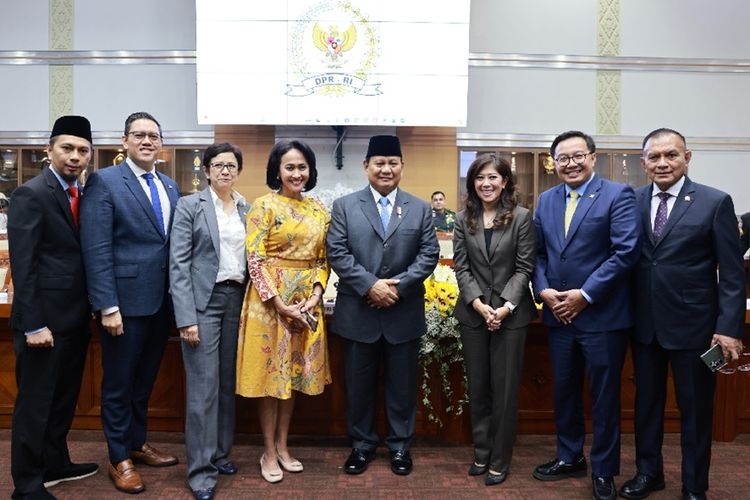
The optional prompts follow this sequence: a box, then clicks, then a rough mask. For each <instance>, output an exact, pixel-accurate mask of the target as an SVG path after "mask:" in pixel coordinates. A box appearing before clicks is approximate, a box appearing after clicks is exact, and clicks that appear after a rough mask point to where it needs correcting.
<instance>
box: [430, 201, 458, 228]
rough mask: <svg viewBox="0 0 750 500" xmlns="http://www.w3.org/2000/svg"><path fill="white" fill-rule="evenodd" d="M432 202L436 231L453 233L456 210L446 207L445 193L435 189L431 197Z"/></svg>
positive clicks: (433, 221)
mask: <svg viewBox="0 0 750 500" xmlns="http://www.w3.org/2000/svg"><path fill="white" fill-rule="evenodd" d="M430 199H431V202H432V224H433V225H434V226H435V231H441V232H444V233H452V232H453V225H454V224H455V222H456V212H454V211H453V210H450V209H448V208H445V193H443V192H442V191H435V192H434V193H432V196H431V197H430Z"/></svg>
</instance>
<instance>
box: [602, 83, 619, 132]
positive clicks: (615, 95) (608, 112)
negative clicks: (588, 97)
mask: <svg viewBox="0 0 750 500" xmlns="http://www.w3.org/2000/svg"><path fill="white" fill-rule="evenodd" d="M620 82H621V74H620V72H619V71H597V72H596V133H597V134H610V135H618V134H619V133H620V103H621V102H622V101H621V95H620V90H621V87H620Z"/></svg>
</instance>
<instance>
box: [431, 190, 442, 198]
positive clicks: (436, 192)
mask: <svg viewBox="0 0 750 500" xmlns="http://www.w3.org/2000/svg"><path fill="white" fill-rule="evenodd" d="M436 194H442V195H443V198H445V193H444V192H442V191H435V192H434V193H432V194H431V195H430V200H432V199H433V198H434V197H435V195H436Z"/></svg>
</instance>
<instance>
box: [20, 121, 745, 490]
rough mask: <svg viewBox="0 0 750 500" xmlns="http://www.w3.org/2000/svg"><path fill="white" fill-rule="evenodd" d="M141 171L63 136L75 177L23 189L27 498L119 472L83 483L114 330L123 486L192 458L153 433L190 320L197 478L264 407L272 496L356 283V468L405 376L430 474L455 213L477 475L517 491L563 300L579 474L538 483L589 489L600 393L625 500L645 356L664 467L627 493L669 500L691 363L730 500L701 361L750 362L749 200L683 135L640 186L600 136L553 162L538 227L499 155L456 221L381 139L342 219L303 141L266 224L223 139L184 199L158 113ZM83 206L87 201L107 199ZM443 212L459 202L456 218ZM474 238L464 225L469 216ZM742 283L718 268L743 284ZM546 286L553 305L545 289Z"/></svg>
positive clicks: (655, 451)
mask: <svg viewBox="0 0 750 500" xmlns="http://www.w3.org/2000/svg"><path fill="white" fill-rule="evenodd" d="M122 143H123V147H124V149H125V151H126V155H127V157H126V159H125V161H124V162H122V163H121V164H119V165H115V166H112V167H107V168H103V169H99V170H97V171H96V172H94V173H93V174H91V175H90V176H89V178H88V181H87V183H86V186H85V189H83V190H81V189H80V187H81V186H79V185H78V181H77V179H78V176H79V175H80V173H81V172H82V171H83V170H85V168H86V166H87V165H88V162H89V160H90V158H91V154H92V150H93V146H92V138H91V127H90V124H89V122H88V120H86V119H85V118H83V117H78V116H65V117H62V118H60V119H58V120H57V122H56V123H55V125H54V127H53V130H52V133H51V136H50V142H49V145H48V148H47V151H48V155H49V158H50V162H51V163H50V166H49V168H46V169H44V170H43V171H42V172H41V174H40V175H39V176H37V177H36V178H34V179H32V180H30V181H29V182H27V183H25V184H24V185H23V186H21V187H19V188H18V189H16V191H15V192H14V193H13V197H12V201H11V208H10V212H9V220H8V231H9V244H10V257H11V272H12V276H13V281H14V284H15V298H14V302H13V309H12V316H11V324H12V327H13V329H14V345H15V351H16V366H17V380H18V397H17V400H16V405H15V409H14V416H13V438H12V474H13V479H14V483H15V490H14V493H13V497H14V498H54V497H53V496H52V495H51V494H50V493H49V492H48V491H47V490H46V488H47V487H49V486H52V485H54V484H57V483H58V482H60V481H68V480H74V479H80V478H83V477H86V476H89V475H92V474H94V473H96V472H97V470H98V466H97V464H75V463H72V462H71V460H70V457H69V454H68V448H67V443H66V436H67V433H68V430H69V429H70V425H71V422H72V418H73V413H74V409H75V402H76V400H77V397H78V392H79V389H80V383H81V377H82V374H83V366H84V362H85V355H86V350H87V345H88V342H89V338H90V332H89V322H90V318H91V312H93V313H94V314H95V315H96V319H97V325H98V327H99V331H100V337H101V346H102V366H103V380H102V401H101V408H102V409H101V415H102V424H103V430H104V434H105V437H106V440H107V445H108V454H109V457H108V464H107V468H108V472H109V476H110V478H111V480H112V481H113V483H114V485H115V487H116V488H117V489H119V490H121V491H125V492H128V493H138V492H141V491H143V490H144V489H145V484H144V482H143V480H142V478H141V476H140V474H139V472H138V471H137V469H136V467H135V465H134V463H143V464H146V465H149V466H169V465H174V464H176V463H177V462H178V459H177V457H174V456H171V455H169V454H168V453H165V452H163V451H160V450H158V449H156V448H154V447H153V446H151V445H150V444H149V443H148V442H147V439H146V437H147V436H146V420H147V419H146V414H147V404H148V400H149V397H150V395H151V391H152V388H153V384H154V381H155V378H156V374H157V372H158V369H159V365H160V362H161V358H162V355H163V352H164V348H165V344H166V340H167V335H168V331H169V327H170V323H171V321H172V317H174V320H175V323H176V326H177V329H178V331H179V333H180V337H181V339H182V354H183V361H184V367H185V372H186V382H187V401H186V449H187V462H188V463H187V476H188V477H187V480H188V484H189V487H190V489H191V491H192V493H193V495H194V497H195V498H197V499H211V498H213V497H214V495H215V492H216V485H217V478H218V476H219V475H220V474H229V475H231V474H235V473H236V472H237V470H238V468H237V465H236V464H235V463H234V462H233V461H232V460H231V458H230V452H231V448H232V444H233V436H234V413H235V395H236V394H239V395H242V396H245V397H252V398H257V399H258V411H259V417H260V424H261V428H262V432H263V453H262V455H261V457H260V460H259V465H260V471H261V475H262V477H263V478H264V479H265V480H266V481H268V482H270V483H276V482H279V481H281V480H282V479H283V477H284V473H285V472H288V473H297V472H301V471H302V470H303V468H304V466H303V464H302V462H301V461H300V460H298V459H297V458H295V457H294V456H293V455H292V454H291V452H290V450H289V447H288V435H289V428H290V422H291V418H292V413H293V409H294V401H295V394H296V393H297V392H301V393H304V394H308V395H316V394H320V393H322V392H323V390H324V388H325V385H327V384H330V383H331V373H330V368H329V360H328V349H327V338H326V323H325V321H324V318H323V303H322V295H323V292H324V290H325V288H326V286H327V282H328V278H329V273H330V270H331V269H333V271H335V273H336V274H337V275H338V277H339V283H338V294H337V300H336V307H335V310H334V314H333V318H332V321H331V323H330V328H331V330H333V331H334V332H335V333H336V334H338V335H339V336H341V337H342V338H343V341H344V352H345V368H344V370H345V372H344V373H345V375H344V377H345V380H344V383H345V385H346V396H347V431H348V434H349V437H350V439H351V444H352V449H351V452H350V454H349V457H348V458H347V460H346V462H345V464H344V471H345V472H346V473H347V474H360V473H362V472H364V471H365V470H366V469H367V467H368V464H369V463H370V462H371V461H372V460H373V459H374V458H375V457H376V448H377V446H378V445H379V444H380V442H381V437H380V436H379V435H378V433H377V431H376V429H375V427H376V426H375V415H376V408H375V407H376V399H377V387H378V379H379V373H380V371H381V368H382V372H383V378H384V389H385V406H386V415H387V419H388V435H387V436H385V439H384V442H385V445H386V447H387V448H388V450H389V458H390V467H391V470H392V471H393V473H395V474H399V475H406V474H409V473H410V472H411V471H412V467H413V463H412V457H411V454H410V447H411V444H412V442H413V439H414V435H415V419H416V399H417V394H416V390H417V357H418V353H419V345H420V337H421V336H422V335H423V334H424V333H425V330H426V325H425V315H424V286H423V282H424V280H425V279H426V278H427V277H428V276H429V275H430V274H431V273H432V271H433V269H434V268H435V266H436V264H437V261H438V254H439V248H438V243H437V238H436V234H435V226H434V224H435V219H436V218H440V223H441V224H444V225H446V227H447V224H448V223H449V224H450V226H451V228H450V229H452V230H453V235H454V236H453V238H454V261H455V271H456V278H457V281H458V285H459V293H460V295H459V298H458V303H457V305H456V309H455V315H456V318H457V319H458V321H459V323H460V327H461V339H462V343H463V349H464V357H465V363H466V372H467V376H468V382H469V400H470V405H471V421H472V436H473V440H474V456H473V460H472V463H471V465H470V466H469V469H468V474H469V475H472V476H479V475H485V474H486V476H485V484H487V485H488V486H493V485H498V484H501V483H502V482H504V481H505V479H506V478H507V475H508V473H509V468H510V462H511V456H512V450H513V445H514V442H515V438H516V422H517V409H518V393H519V387H520V378H521V371H522V360H523V353H524V344H525V339H526V334H527V330H528V324H529V323H530V321H531V320H532V319H533V318H534V317H535V316H536V308H535V306H534V300H533V297H532V288H533V295H534V296H535V297H536V298H537V299H538V300H539V301H541V302H543V304H544V310H543V321H544V323H545V324H546V325H547V326H549V343H550V352H551V359H552V369H553V373H554V388H555V390H554V394H555V395H554V404H555V420H556V425H557V454H556V457H555V458H554V459H553V460H551V461H550V462H548V463H545V464H542V465H540V466H539V467H537V468H536V469H535V470H534V471H533V475H534V477H536V478H537V479H540V480H544V481H552V480H558V479H563V478H566V477H572V476H582V475H585V474H586V472H587V462H586V459H585V457H584V453H583V445H584V432H585V430H584V417H583V402H582V401H583V399H582V388H583V379H584V374H587V376H588V387H589V395H590V398H591V401H592V407H593V424H594V425H593V429H594V432H593V443H592V446H591V452H590V461H591V469H592V470H591V472H592V486H593V495H594V498H597V499H599V498H605V499H610V498H615V497H616V496H617V494H618V491H617V489H616V488H615V485H614V481H613V476H615V475H617V474H619V465H620V458H619V457H620V376H621V370H622V366H623V363H624V357H625V352H626V347H627V344H628V339H629V338H630V339H631V345H632V351H633V360H634V365H635V371H636V386H637V393H636V408H635V423H636V457H637V468H638V472H637V474H636V476H635V477H634V478H633V479H631V480H629V481H627V482H626V483H625V484H624V485H623V486H622V488H621V489H620V491H619V493H620V494H621V495H622V496H624V497H625V498H644V497H645V496H648V494H649V493H650V492H651V491H654V490H658V489H661V488H663V487H664V476H663V463H662V458H661V442H662V436H663V420H664V405H665V398H666V380H667V376H666V374H667V367H668V366H671V368H672V372H673V376H674V381H675V391H676V395H677V402H678V405H679V408H680V413H681V422H682V447H683V462H682V472H683V478H682V482H683V492H684V497H685V498H705V491H706V490H707V489H708V466H709V458H710V446H711V415H712V402H713V397H712V396H713V390H714V384H715V378H714V374H713V373H712V372H711V371H710V370H709V369H708V368H707V367H706V366H705V365H703V364H702V362H701V360H700V355H701V354H702V352H703V351H705V350H706V349H707V348H708V347H709V346H711V345H712V344H719V345H720V346H721V349H722V351H723V354H724V356H725V357H727V358H731V359H735V358H737V357H738V356H739V355H740V354H741V351H742V341H741V339H742V335H743V333H744V311H745V302H744V298H745V288H744V286H745V285H744V274H743V270H742V263H741V260H740V253H739V238H738V235H737V228H736V224H735V218H734V217H735V216H734V210H733V206H732V202H731V199H730V198H729V196H728V195H726V194H725V193H722V192H720V191H717V190H715V189H712V188H709V187H707V186H703V185H700V184H697V183H693V182H692V181H691V180H690V179H689V178H688V177H687V176H686V173H687V167H688V163H689V161H690V157H691V153H690V151H689V150H688V149H687V145H686V143H685V139H684V137H683V136H682V135H681V134H679V133H678V132H676V131H674V130H670V129H657V130H655V131H654V132H651V133H650V134H649V135H648V136H647V137H646V139H645V140H644V143H643V157H642V164H643V166H644V168H645V169H646V172H647V173H648V175H649V178H650V179H651V180H652V183H651V184H649V185H648V186H645V187H643V188H640V189H639V190H638V191H637V192H635V193H634V191H633V190H632V189H631V188H630V187H628V186H624V185H621V184H617V183H614V182H611V181H608V180H606V179H604V178H602V177H600V176H597V175H596V174H595V173H594V164H595V162H596V146H595V144H594V141H593V139H592V138H591V137H590V136H588V135H586V134H584V133H582V132H577V131H571V132H566V133H564V134H561V135H560V136H558V137H557V138H556V139H555V140H554V142H553V143H552V146H551V148H550V153H551V154H552V156H553V158H554V159H555V163H556V171H557V174H558V176H559V177H560V179H561V180H562V183H561V184H560V185H559V186H557V187H555V188H552V189H550V190H548V191H546V192H544V193H542V195H541V196H540V198H539V202H538V205H537V207H536V211H535V213H534V215H533V217H532V214H531V212H530V211H529V210H527V209H526V208H523V207H521V206H519V205H518V202H517V197H516V187H515V184H514V179H513V174H512V172H511V168H510V165H509V164H508V162H507V161H505V160H504V159H502V158H500V157H498V156H496V155H493V154H482V155H480V156H478V157H477V158H476V160H475V161H474V162H473V163H472V164H471V166H470V167H469V170H468V173H467V179H466V193H467V195H466V199H465V208H464V210H462V211H461V212H459V213H458V214H455V215H454V214H452V213H450V214H449V216H446V213H445V212H444V211H443V210H444V206H441V200H440V199H438V200H436V199H435V198H436V197H437V198H441V197H442V201H444V195H443V194H442V193H441V192H436V193H434V194H433V196H432V201H433V207H430V205H429V204H428V203H426V202H424V201H422V200H420V199H418V198H416V197H414V196H412V195H410V194H409V193H406V192H405V191H403V190H402V189H400V188H399V183H400V181H401V175H402V172H403V168H404V161H403V154H402V151H401V144H400V142H399V140H398V138H397V137H395V136H375V137H373V138H371V140H370V142H369V146H368V151H367V154H366V157H365V160H364V162H363V169H364V172H365V174H366V176H367V178H368V186H367V187H365V188H364V189H363V190H361V191H357V192H355V193H352V194H350V195H347V196H344V197H342V198H340V199H338V200H335V201H334V203H333V207H332V209H331V211H330V213H329V211H328V209H327V208H326V207H325V206H324V205H323V204H322V203H321V202H320V201H318V200H317V199H316V198H315V197H313V196H309V195H307V194H306V192H307V191H310V190H311V189H313V188H314V187H315V185H316V183H317V176H318V172H317V168H316V162H315V155H314V153H313V151H312V149H311V148H310V147H309V146H308V145H306V144H305V143H303V142H300V141H282V142H279V143H277V144H276V145H275V146H274V147H273V149H272V150H271V152H270V155H269V158H268V164H267V166H266V184H267V185H268V187H269V188H270V189H271V190H272V192H271V193H269V194H267V195H264V196H261V197H260V198H258V199H257V200H255V201H254V202H253V203H252V206H250V205H249V204H248V203H247V202H246V201H245V200H244V198H243V197H242V196H241V195H240V194H239V193H238V192H237V191H236V190H235V189H234V186H235V183H236V181H237V179H238V177H239V175H240V173H241V172H242V169H243V158H242V152H241V151H240V150H239V149H238V148H237V147H235V146H234V145H232V144H229V143H222V144H213V145H211V146H210V147H208V148H207V149H206V151H205V153H204V156H203V162H202V165H203V169H204V174H205V176H206V179H207V180H208V184H209V186H208V187H207V188H206V189H204V190H203V191H200V192H198V193H194V194H191V195H188V196H184V197H182V198H180V197H179V190H178V188H177V185H176V184H175V183H174V181H173V180H172V179H170V178H169V177H167V176H166V175H164V174H162V173H160V172H158V171H157V170H156V169H155V164H156V159H157V156H158V154H159V151H160V150H161V145H162V133H161V126H160V125H159V123H158V122H157V121H156V119H155V118H154V117H153V116H151V115H149V114H148V113H143V112H139V113H134V114H132V115H130V116H129V117H128V118H127V120H126V123H125V129H124V134H123V138H122ZM81 191H84V193H83V194H82V193H81ZM435 204H437V206H435ZM448 219H450V220H448ZM717 271H718V274H717ZM530 283H531V284H532V288H530V287H529V284H530Z"/></svg>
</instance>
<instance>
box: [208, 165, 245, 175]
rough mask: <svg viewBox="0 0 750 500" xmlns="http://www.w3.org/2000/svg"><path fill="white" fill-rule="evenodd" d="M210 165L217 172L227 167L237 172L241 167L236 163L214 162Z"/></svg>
mask: <svg viewBox="0 0 750 500" xmlns="http://www.w3.org/2000/svg"><path fill="white" fill-rule="evenodd" d="M210 167H211V168H213V169H214V170H216V171H217V172H221V171H222V170H224V169H225V168H226V169H227V170H229V171H230V172H232V173H234V172H236V171H237V169H238V168H239V167H238V166H237V165H235V164H234V163H212V164H211V165H210Z"/></svg>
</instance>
